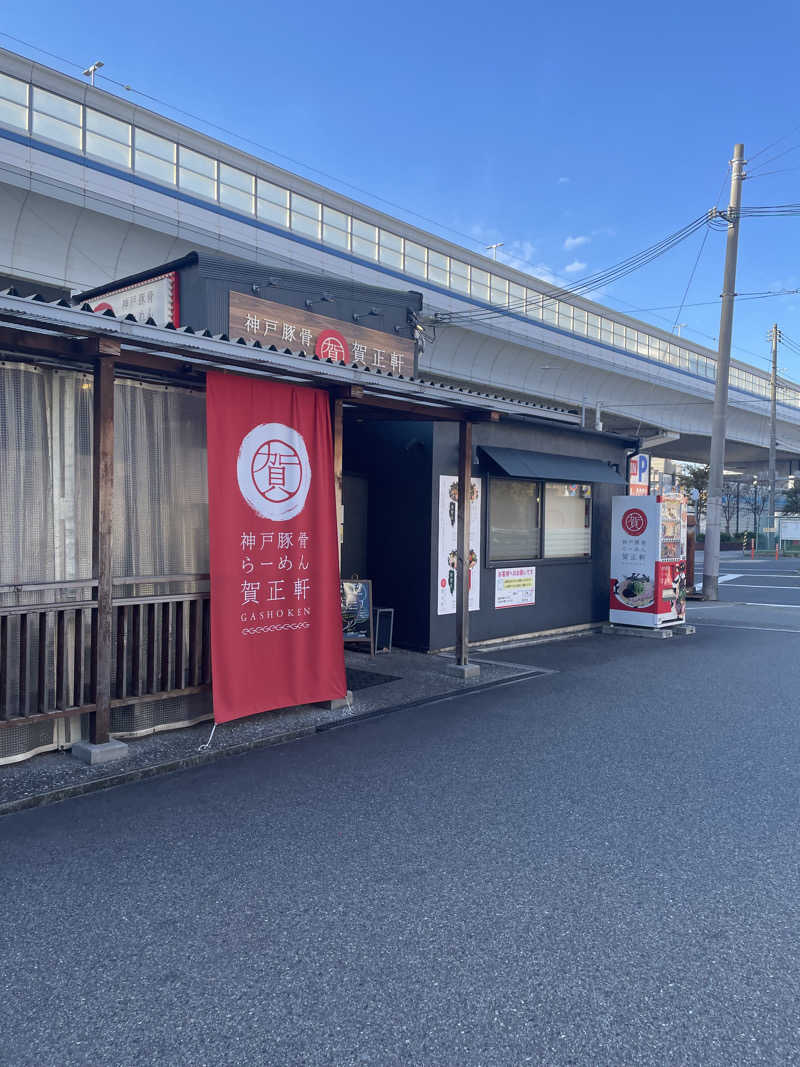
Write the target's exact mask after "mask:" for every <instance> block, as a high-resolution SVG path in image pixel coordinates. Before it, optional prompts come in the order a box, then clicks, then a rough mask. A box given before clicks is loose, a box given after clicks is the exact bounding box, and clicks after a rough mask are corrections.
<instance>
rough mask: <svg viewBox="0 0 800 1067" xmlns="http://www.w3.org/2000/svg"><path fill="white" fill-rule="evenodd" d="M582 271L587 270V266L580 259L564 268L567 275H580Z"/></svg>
mask: <svg viewBox="0 0 800 1067" xmlns="http://www.w3.org/2000/svg"><path fill="white" fill-rule="evenodd" d="M582 270H586V264H585V263H582V262H581V261H580V260H579V259H573V261H572V262H571V263H568V264H567V265H566V267H564V273H565V274H578V273H579V272H580V271H582Z"/></svg>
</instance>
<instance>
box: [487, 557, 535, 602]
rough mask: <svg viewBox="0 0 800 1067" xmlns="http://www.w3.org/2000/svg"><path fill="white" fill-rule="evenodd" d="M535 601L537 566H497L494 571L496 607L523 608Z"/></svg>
mask: <svg viewBox="0 0 800 1067" xmlns="http://www.w3.org/2000/svg"><path fill="white" fill-rule="evenodd" d="M535 603H536V568H535V567H498V568H497V570H496V571H495V572H494V606H495V608H521V607H525V606H526V605H529V604H535Z"/></svg>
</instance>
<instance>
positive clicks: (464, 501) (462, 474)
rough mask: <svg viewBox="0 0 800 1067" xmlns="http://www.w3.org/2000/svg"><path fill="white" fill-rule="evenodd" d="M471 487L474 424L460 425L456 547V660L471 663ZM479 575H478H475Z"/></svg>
mask: <svg viewBox="0 0 800 1067" xmlns="http://www.w3.org/2000/svg"><path fill="white" fill-rule="evenodd" d="M471 489H472V423H471V422H468V421H467V420H466V419H464V420H463V421H462V422H460V423H459V424H458V530H457V534H458V544H457V546H456V556H457V561H458V562H457V566H456V662H457V663H458V665H459V667H466V665H467V664H468V663H469V512H470V499H469V498H470V491H471ZM476 578H477V575H476Z"/></svg>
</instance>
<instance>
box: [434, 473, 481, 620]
mask: <svg viewBox="0 0 800 1067" xmlns="http://www.w3.org/2000/svg"><path fill="white" fill-rule="evenodd" d="M457 545H458V478H457V476H456V475H454V474H452V475H445V474H443V475H442V476H441V477H440V478H439V551H438V575H437V585H438V593H439V596H438V606H437V614H439V615H454V614H455V610H456V551H457ZM480 606H481V480H480V478H473V479H472V485H471V489H470V508H469V610H470V611H477V610H478V609H479V608H480Z"/></svg>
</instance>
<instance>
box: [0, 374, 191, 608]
mask: <svg viewBox="0 0 800 1067" xmlns="http://www.w3.org/2000/svg"><path fill="white" fill-rule="evenodd" d="M114 399H115V451H114V535H113V536H114V574H115V575H118V576H129V575H130V576H133V575H161V574H179V573H180V574H187V573H198V572H200V573H205V572H207V571H208V498H207V486H206V424H205V397H204V395H203V394H202V393H197V392H191V391H189V390H186V389H178V388H172V387H165V386H159V385H152V384H149V383H138V382H130V381H120V382H117V383H116V386H115V398H114ZM91 547H92V381H91V378H90V377H88V376H86V375H84V374H80V373H77V372H75V371H61V370H55V369H51V368H47V367H44V368H43V367H31V366H27V365H25V364H15V363H10V362H6V363H0V585H11V584H21V583H31V582H55V581H67V580H70V579H75V578H85V577H89V576H90V575H91ZM23 597H24V599H23ZM51 598H52V594H51V593H50V592H48V593H47V596H46V597H44V596H43V595H42V594H35V595H31V594H19V593H6V594H2V599H0V603H5V604H9V603H35V602H38V601H41V600H43V599H51ZM67 599H71V597H67Z"/></svg>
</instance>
